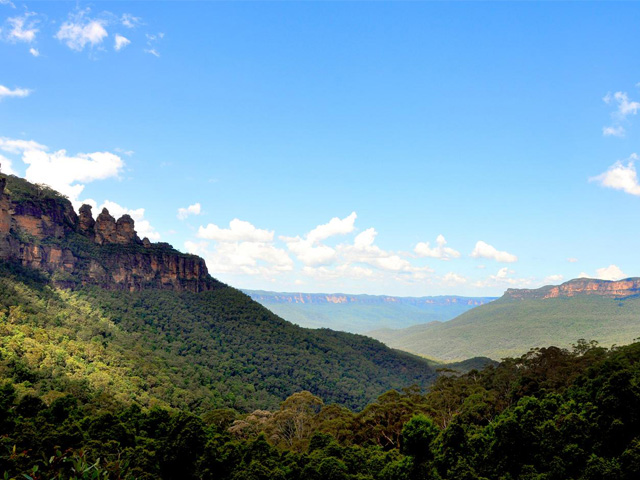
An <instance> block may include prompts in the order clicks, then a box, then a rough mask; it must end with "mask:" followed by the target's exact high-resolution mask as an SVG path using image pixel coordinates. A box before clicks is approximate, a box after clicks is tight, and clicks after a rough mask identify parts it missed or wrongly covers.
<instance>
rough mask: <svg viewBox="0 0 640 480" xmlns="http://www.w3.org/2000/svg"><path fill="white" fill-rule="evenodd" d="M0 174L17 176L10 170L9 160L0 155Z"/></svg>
mask: <svg viewBox="0 0 640 480" xmlns="http://www.w3.org/2000/svg"><path fill="white" fill-rule="evenodd" d="M0 172H2V173H4V174H5V175H17V173H16V171H15V170H14V169H13V168H12V165H11V160H9V159H8V158H7V157H5V156H2V155H0Z"/></svg>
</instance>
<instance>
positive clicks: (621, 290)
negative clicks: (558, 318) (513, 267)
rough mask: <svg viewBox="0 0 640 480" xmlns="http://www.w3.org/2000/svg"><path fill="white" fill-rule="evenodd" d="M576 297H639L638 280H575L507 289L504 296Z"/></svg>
mask: <svg viewBox="0 0 640 480" xmlns="http://www.w3.org/2000/svg"><path fill="white" fill-rule="evenodd" d="M578 295H599V296H602V297H610V298H624V297H630V296H633V295H640V278H626V279H624V280H598V279H594V278H576V279H574V280H570V281H568V282H565V283H563V284H562V285H553V286H546V287H541V288H536V289H516V288H509V289H508V290H507V291H506V292H505V294H504V296H505V298H511V299H518V300H524V299H545V298H558V297H575V296H578Z"/></svg>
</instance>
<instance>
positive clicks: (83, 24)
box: [55, 10, 109, 52]
mask: <svg viewBox="0 0 640 480" xmlns="http://www.w3.org/2000/svg"><path fill="white" fill-rule="evenodd" d="M88 12H89V11H88V10H82V11H79V12H77V13H74V14H71V15H70V16H69V17H70V18H69V20H67V21H66V22H64V23H63V24H62V26H61V27H60V30H58V33H57V34H56V36H55V37H56V38H57V39H58V40H60V41H61V42H64V43H65V44H66V45H67V47H69V48H70V49H72V50H76V51H78V52H79V51H82V50H83V49H84V47H86V46H87V45H89V46H91V47H92V48H93V47H95V46H97V45H100V44H101V43H102V42H103V41H104V39H105V38H107V36H108V35H109V34H108V33H107V30H106V29H105V25H106V22H105V21H104V20H100V19H92V18H86V15H87V14H88Z"/></svg>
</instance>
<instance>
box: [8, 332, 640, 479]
mask: <svg viewBox="0 0 640 480" xmlns="http://www.w3.org/2000/svg"><path fill="white" fill-rule="evenodd" d="M639 382H640V344H638V343H636V344H632V345H628V346H625V347H620V348H616V349H611V350H606V349H604V348H601V347H598V346H597V345H594V344H593V343H587V342H584V341H582V342H580V341H578V342H577V345H576V348H574V349H573V350H572V351H567V350H564V349H559V348H557V347H546V348H541V349H537V350H533V351H530V352H528V353H527V354H525V355H523V356H522V357H520V358H511V359H506V360H505V361H504V362H502V363H501V364H500V365H497V366H491V367H488V368H485V369H484V370H482V371H480V372H479V371H477V370H474V371H472V372H470V373H469V374H466V375H461V376H440V377H439V378H438V380H437V381H436V383H435V384H434V385H433V387H432V388H431V389H430V390H429V391H428V392H426V393H423V392H421V391H420V390H419V389H416V388H407V389H404V390H403V391H401V392H397V391H389V392H386V393H384V394H383V395H381V396H380V397H378V398H377V400H376V401H375V402H373V403H371V404H370V405H368V406H367V407H366V408H365V409H364V410H362V411H361V412H357V413H356V412H352V411H349V410H348V409H345V408H342V407H338V406H336V405H326V404H324V403H323V401H322V399H321V398H318V397H316V396H314V395H311V394H310V393H309V392H299V393H296V394H294V395H292V396H291V397H289V398H287V400H285V401H284V402H282V404H281V405H280V408H279V409H277V410H275V411H265V410H259V411H255V412H252V413H251V414H248V415H239V414H238V413H237V412H234V411H233V410H229V409H220V410H214V411H209V412H207V413H206V414H204V415H202V416H201V417H198V416H194V415H191V414H188V413H186V412H183V411H175V410H174V411H168V410H165V409H159V408H154V409H150V410H141V409H140V408H139V407H137V406H136V405H132V406H130V407H123V406H121V405H105V403H104V399H102V400H103V401H102V402H101V401H99V400H100V399H98V401H94V402H92V403H86V402H85V401H83V400H82V399H76V398H74V397H73V396H70V395H67V396H63V397H60V398H58V399H56V400H54V401H53V402H51V403H50V404H49V403H48V402H43V401H42V399H41V397H39V396H37V395H23V394H21V393H20V392H19V391H17V388H16V384H15V383H14V382H13V381H12V380H7V381H4V382H2V383H0V430H1V431H2V436H0V445H2V448H0V476H2V477H4V478H121V479H125V478H126V479H140V480H142V479H144V480H151V479H163V480H196V479H198V480H214V479H216V480H239V479H279V480H334V479H335V480H337V479H341V480H356V479H357V480H400V479H406V480H413V479H416V480H417V479H421V480H422V479H427V478H434V479H440V480H461V479H468V480H480V479H545V480H551V479H562V480H595V479H597V480H601V479H620V480H637V479H638V478H640V438H639V437H638V432H639V431H640V415H639V411H638V404H639V402H640V389H639V388H638V384H639Z"/></svg>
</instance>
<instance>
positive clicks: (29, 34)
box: [3, 12, 38, 43]
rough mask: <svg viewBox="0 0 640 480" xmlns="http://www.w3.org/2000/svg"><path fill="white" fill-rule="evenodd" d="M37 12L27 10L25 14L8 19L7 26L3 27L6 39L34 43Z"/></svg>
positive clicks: (36, 30)
mask: <svg viewBox="0 0 640 480" xmlns="http://www.w3.org/2000/svg"><path fill="white" fill-rule="evenodd" d="M34 16H35V13H33V12H26V13H25V14H24V15H20V16H17V17H11V18H8V19H7V22H6V25H7V27H6V28H4V29H3V32H6V33H4V38H5V40H7V41H9V42H12V43H16V42H24V43H32V42H33V41H34V40H35V39H36V34H37V33H38V29H37V28H36V25H37V23H38V21H37V20H36V19H35V18H33V17H34Z"/></svg>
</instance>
